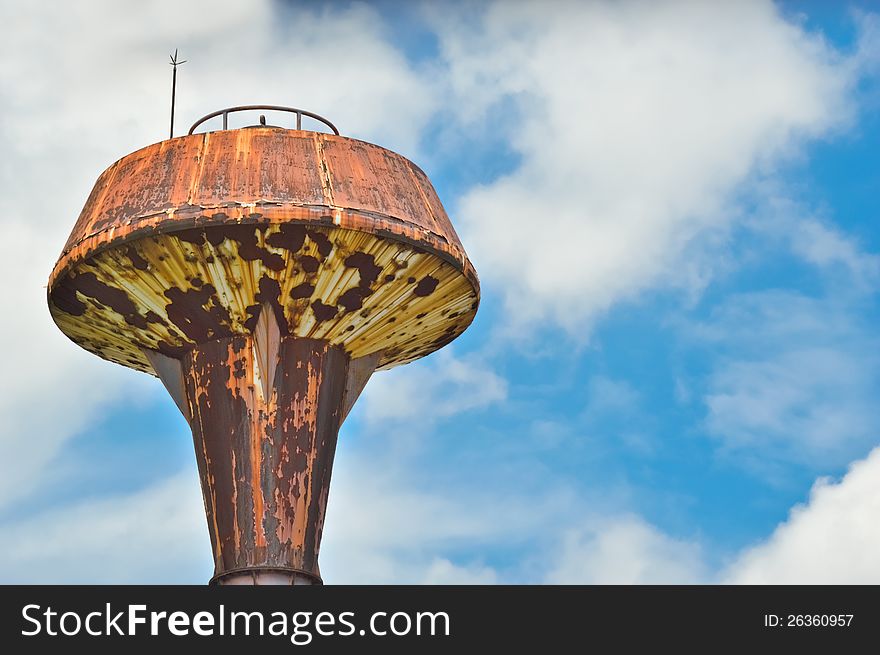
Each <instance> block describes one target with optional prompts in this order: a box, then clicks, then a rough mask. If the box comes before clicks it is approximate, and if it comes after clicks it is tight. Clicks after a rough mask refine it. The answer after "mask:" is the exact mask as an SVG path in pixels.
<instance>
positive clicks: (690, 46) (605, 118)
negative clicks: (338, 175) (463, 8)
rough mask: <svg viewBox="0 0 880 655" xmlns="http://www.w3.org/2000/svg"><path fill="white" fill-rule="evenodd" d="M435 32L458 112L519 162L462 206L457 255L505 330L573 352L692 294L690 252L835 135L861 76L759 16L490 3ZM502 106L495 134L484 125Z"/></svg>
mask: <svg viewBox="0 0 880 655" xmlns="http://www.w3.org/2000/svg"><path fill="white" fill-rule="evenodd" d="M438 14H439V12H438ZM435 20H436V21H437V23H438V24H439V25H440V26H441V30H440V34H441V46H442V53H443V56H444V57H445V59H446V61H447V63H448V65H449V68H450V75H451V84H452V87H453V89H454V93H453V95H452V98H454V100H455V101H456V102H457V103H458V105H457V112H458V113H459V115H460V116H461V117H462V119H463V120H464V121H465V122H466V124H468V125H470V126H473V125H478V126H479V127H480V128H482V129H485V130H500V131H502V133H503V135H504V136H505V137H506V138H507V139H508V140H509V143H510V144H511V147H512V148H513V150H514V152H515V154H516V155H518V156H519V157H520V160H519V162H518V165H517V166H516V168H515V170H514V171H513V172H511V173H509V174H507V175H504V176H502V177H500V178H499V179H497V180H495V181H492V182H491V183H488V184H486V185H485V186H478V187H476V188H474V189H472V190H471V191H470V192H469V193H468V194H467V195H466V196H465V197H464V198H463V199H462V200H461V202H460V204H459V208H458V213H459V216H460V219H461V226H462V232H463V234H464V237H465V242H466V244H467V245H468V247H469V248H470V249H471V251H472V252H471V254H472V256H473V258H474V260H475V261H476V264H477V267H478V269H479V270H480V272H481V274H482V275H483V277H484V279H486V280H487V281H488V282H489V284H490V285H497V287H495V288H499V289H501V290H502V292H503V294H504V297H505V301H506V306H507V309H508V319H509V321H510V322H511V323H513V324H514V327H520V328H522V327H524V326H526V325H531V324H534V323H537V322H539V321H541V322H544V321H548V320H549V321H551V322H554V323H556V324H559V325H561V326H563V327H565V328H567V329H568V330H569V331H570V332H571V333H572V334H573V335H575V336H578V337H583V336H584V335H586V334H587V333H588V331H589V330H588V327H589V323H590V321H591V320H593V319H595V318H596V316H597V315H600V314H601V313H602V312H604V311H605V310H606V309H607V308H609V307H610V306H611V305H612V304H613V303H615V302H618V301H620V300H626V299H631V298H633V297H634V296H636V295H637V294H639V293H640V292H642V291H645V290H647V289H651V288H657V287H659V286H664V285H672V286H679V287H691V288H693V287H694V286H700V285H703V284H705V282H706V279H707V276H708V275H709V274H710V273H711V269H712V266H713V264H714V262H713V261H712V259H711V258H710V257H709V254H707V253H706V252H704V250H705V248H704V246H705V241H704V240H705V239H714V238H716V237H717V235H718V232H719V230H723V229H724V228H725V227H726V226H728V225H729V224H730V221H731V220H732V218H733V217H734V216H735V215H737V214H738V209H737V204H736V194H737V193H738V192H739V191H741V190H742V185H743V183H745V182H747V181H748V180H750V179H754V178H755V177H763V176H768V175H772V174H773V172H774V170H775V169H776V168H777V167H778V166H779V164H780V163H782V162H784V161H785V160H786V158H787V157H789V156H791V155H792V154H794V153H795V152H796V150H797V148H798V147H799V146H800V145H802V144H803V143H805V141H806V140H808V139H811V138H815V137H818V136H821V135H826V134H828V133H829V132H830V131H832V130H835V129H837V128H839V127H841V126H842V125H845V124H846V123H847V121H848V119H849V118H850V117H851V116H852V115H853V111H854V107H853V103H852V101H851V97H850V95H851V91H852V88H853V85H854V83H855V82H856V80H857V79H858V76H859V75H860V73H861V71H862V66H864V65H867V63H866V62H868V61H869V59H868V58H867V57H866V56H865V55H864V54H863V51H862V50H860V51H858V52H857V53H856V54H854V55H852V56H851V57H849V58H847V57H844V56H842V55H841V54H840V53H838V52H836V51H835V50H833V49H832V48H831V47H830V46H829V45H828V44H827V43H826V42H825V41H824V40H823V38H822V37H821V36H819V35H816V34H811V33H809V32H807V31H806V30H805V29H804V28H803V27H801V26H799V25H797V24H794V23H791V22H788V21H786V20H785V19H784V18H783V17H782V16H781V15H780V12H779V11H778V10H777V9H776V8H775V7H774V6H773V5H772V4H770V3H769V2H748V3H725V4H723V5H719V4H717V3H693V2H675V3H669V2H666V3H637V2H622V3H610V2H601V3H600V2H596V3H575V2H573V3H570V4H566V5H564V6H563V5H557V6H556V8H555V9H554V11H547V10H546V8H545V7H543V6H541V5H540V4H537V3H522V4H514V3H507V2H497V3H492V4H490V5H489V6H488V8H487V9H486V10H485V11H474V12H469V13H468V14H467V15H464V14H460V15H459V14H455V13H454V12H453V13H452V14H451V15H450V13H449V12H444V13H443V16H442V17H440V16H439V15H438V16H437V17H435ZM863 22H864V23H866V24H868V23H869V21H867V20H866V21H863ZM873 33H874V32H872V31H871V30H867V29H866V30H865V34H867V35H868V36H867V37H866V39H867V38H869V37H870V35H871V34H873ZM866 47H867V46H866ZM504 103H507V109H508V111H507V114H508V115H509V117H510V119H509V120H506V121H501V122H500V123H499V122H493V123H491V124H490V123H488V122H481V121H486V120H487V116H489V115H490V113H489V112H490V110H492V111H493V113H492V114H491V115H492V116H497V115H498V113H500V112H499V110H498V108H499V107H500V106H502V105H503V104H504ZM468 121H470V122H468ZM685 254H687V257H685V256H684V255H685ZM489 288H493V287H492V286H490V287H489ZM585 324H586V329H585Z"/></svg>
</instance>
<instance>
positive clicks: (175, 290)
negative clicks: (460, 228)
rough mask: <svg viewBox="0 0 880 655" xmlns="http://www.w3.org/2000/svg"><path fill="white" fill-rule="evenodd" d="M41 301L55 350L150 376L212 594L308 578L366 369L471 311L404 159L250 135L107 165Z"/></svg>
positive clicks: (261, 132)
mask: <svg viewBox="0 0 880 655" xmlns="http://www.w3.org/2000/svg"><path fill="white" fill-rule="evenodd" d="M48 293H49V307H50V311H51V313H52V316H53V319H54V320H55V322H56V324H57V325H58V326H59V327H60V328H61V330H62V331H63V332H64V333H65V334H66V335H67V336H68V337H70V338H71V339H72V340H73V341H74V342H76V343H77V344H79V345H80V346H82V347H83V348H86V349H87V350H90V351H92V352H94V353H95V354H97V355H99V356H101V357H103V358H105V359H108V360H110V361H114V362H117V363H119V364H122V365H124V366H128V367H131V368H135V369H138V370H142V371H146V372H149V373H152V374H154V375H157V376H159V377H160V379H161V380H162V382H163V384H164V385H165V386H166V388H167V389H168V391H169V393H170V394H171V396H172V398H173V399H174V401H175V403H176V404H177V406H178V407H179V408H180V410H181V412H182V413H183V415H184V417H185V418H186V419H187V421H188V422H189V424H190V426H191V428H192V432H193V439H194V444H195V450H196V458H197V460H198V464H199V472H200V476H201V481H202V492H203V496H204V500H205V509H206V514H207V518H208V526H209V531H210V533H211V540H212V545H213V549H214V556H215V561H216V571H215V581H216V582H218V583H220V584H260V583H273V582H276V583H277V582H281V583H283V584H302V583H308V582H320V573H319V569H318V551H319V546H320V539H321V532H322V528H323V521H324V513H325V510H326V505H327V494H328V490H329V484H330V474H331V470H332V463H333V455H334V452H335V448H336V438H337V433H338V430H339V427H340V425H341V423H342V421H343V420H344V419H345V417H346V415H347V414H348V412H349V411H350V410H351V407H352V405H353V404H354V402H355V400H356V399H357V397H358V395H359V394H360V393H361V391H362V390H363V388H364V386H365V385H366V384H367V381H368V380H369V378H370V376H371V374H372V373H373V371H374V370H376V369H379V368H390V367H392V366H397V365H399V364H403V363H406V362H409V361H412V360H414V359H417V358H419V357H422V356H424V355H426V354H428V353H430V352H432V351H434V350H436V349H438V348H441V347H442V346H443V345H445V344H446V343H448V342H449V341H451V340H452V339H454V338H455V337H457V336H458V335H459V334H461V332H463V331H464V329H465V328H467V326H468V325H469V324H470V323H471V321H472V320H473V317H474V314H475V313H476V310H477V306H478V304H479V283H478V280H477V276H476V273H475V271H474V269H473V266H472V265H471V263H470V261H469V260H468V258H467V256H466V254H465V252H464V249H463V248H462V246H461V243H460V242H459V240H458V237H457V235H456V234H455V231H454V230H453V228H452V225H451V223H450V222H449V218H448V216H447V215H446V212H445V211H444V209H443V206H442V205H441V203H440V201H439V199H438V198H437V195H436V193H435V192H434V189H433V187H432V186H431V184H430V182H429V181H428V179H427V177H425V175H424V173H423V172H422V171H421V170H420V169H419V168H418V167H417V166H415V165H414V164H412V163H411V162H409V161H408V160H406V159H404V158H403V157H401V156H399V155H397V154H395V153H393V152H390V151H388V150H385V149H383V148H380V147H378V146H374V145H371V144H368V143H364V142H361V141H356V140H353V139H348V138H344V137H339V136H335V135H329V134H321V133H312V132H303V131H293V130H283V129H279V128H268V127H254V128H246V129H241V130H229V131H224V132H213V133H208V134H195V135H191V136H186V137H182V138H177V139H171V140H168V141H164V142H162V143H158V144H155V145H152V146H149V147H147V148H144V149H142V150H139V151H137V152H135V153H132V154H131V155H128V156H127V157H124V158H123V159H121V160H119V161H118V162H116V163H115V164H114V165H113V166H111V167H110V168H109V169H107V171H105V172H104V173H103V174H102V175H101V177H100V178H99V180H98V182H97V183H96V185H95V188H94V189H93V191H92V193H91V195H90V196H89V199H88V200H87V202H86V205H85V207H84V208H83V211H82V213H81V215H80V218H79V220H78V222H77V224H76V226H75V227H74V230H73V232H72V234H71V236H70V239H69V240H68V242H67V244H66V245H65V247H64V251H63V253H62V255H61V258H60V259H59V261H58V263H57V264H56V266H55V269H54V270H53V272H52V275H51V277H50V280H49V290H48Z"/></svg>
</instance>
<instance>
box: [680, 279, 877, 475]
mask: <svg viewBox="0 0 880 655" xmlns="http://www.w3.org/2000/svg"><path fill="white" fill-rule="evenodd" d="M872 332H873V331H872V330H871V328H870V327H869V326H864V325H862V324H861V321H860V319H859V318H858V314H857V312H854V311H853V309H852V307H851V306H850V305H849V304H848V303H847V302H846V301H843V300H841V298H840V297H839V296H836V295H833V296H829V297H827V298H810V297H807V296H803V295H801V294H797V293H791V292H783V291H767V292H759V293H753V294H743V295H739V296H733V297H731V298H729V299H728V300H726V301H725V302H724V303H723V304H722V305H721V306H720V308H719V309H718V310H716V312H715V314H714V316H713V318H712V319H711V320H710V321H708V322H707V323H706V324H703V325H700V326H698V327H697V328H696V329H695V330H694V331H692V332H689V334H691V335H692V336H695V337H696V338H697V339H701V338H702V339H706V340H708V341H709V342H710V345H711V347H712V348H713V350H714V352H716V353H717V358H716V359H714V360H713V363H712V367H713V369H712V372H711V374H710V376H709V379H708V387H707V388H706V391H705V395H704V402H705V404H706V408H707V419H706V426H707V428H708V430H709V432H710V434H712V435H713V436H714V437H716V438H718V439H720V440H721V442H722V444H723V445H724V447H725V449H726V450H729V451H735V452H736V453H737V454H738V455H739V456H742V457H746V458H749V459H752V460H756V461H760V460H765V462H766V460H768V459H770V460H780V461H795V462H800V463H807V464H811V465H815V464H820V465H822V466H834V465H838V466H839V465H843V464H845V463H847V462H849V461H850V460H851V459H852V458H853V457H857V456H860V455H862V454H863V453H864V452H865V451H866V450H867V448H869V447H870V445H871V444H873V443H874V441H875V439H876V436H875V435H876V434H877V430H878V429H880V418H878V416H877V412H876V410H875V406H876V402H875V398H876V394H877V392H878V390H880V360H878V357H877V355H876V354H875V353H876V345H877V339H876V338H875V337H874V335H873V334H872Z"/></svg>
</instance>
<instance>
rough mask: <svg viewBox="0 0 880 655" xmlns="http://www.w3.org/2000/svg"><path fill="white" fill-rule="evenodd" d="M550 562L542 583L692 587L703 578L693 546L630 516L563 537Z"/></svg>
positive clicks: (701, 568) (696, 551)
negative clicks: (674, 585) (675, 585)
mask: <svg viewBox="0 0 880 655" xmlns="http://www.w3.org/2000/svg"><path fill="white" fill-rule="evenodd" d="M552 561H553V564H552V567H551V569H550V571H549V572H548V573H547V575H546V578H545V580H546V582H548V583H551V584H696V583H700V582H704V581H705V575H706V572H705V571H704V570H703V564H702V552H701V549H700V546H699V545H698V544H697V543H696V542H690V541H685V540H678V539H673V538H671V537H669V536H668V535H666V534H664V533H663V532H661V531H659V530H658V529H657V528H655V527H654V526H652V525H650V524H648V523H647V522H645V520H644V519H642V518H641V517H638V516H632V515H622V516H618V517H614V518H612V519H606V520H604V521H599V522H597V523H596V524H595V525H592V526H587V527H586V528H584V529H580V530H578V529H572V530H570V531H568V532H566V533H565V535H564V537H563V539H562V548H561V551H560V552H558V553H556V554H554V555H553V557H552Z"/></svg>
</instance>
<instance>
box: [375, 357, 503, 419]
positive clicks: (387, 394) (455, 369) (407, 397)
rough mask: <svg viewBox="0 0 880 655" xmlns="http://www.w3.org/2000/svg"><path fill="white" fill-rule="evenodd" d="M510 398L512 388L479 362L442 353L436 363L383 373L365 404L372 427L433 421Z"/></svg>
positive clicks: (380, 374)
mask: <svg viewBox="0 0 880 655" xmlns="http://www.w3.org/2000/svg"><path fill="white" fill-rule="evenodd" d="M506 397H507V383H506V381H505V380H504V378H502V377H500V376H499V375H498V374H496V373H495V372H494V371H492V370H491V369H490V368H488V367H487V365H486V364H485V363H484V362H481V361H479V360H478V359H477V358H475V357H474V356H464V357H457V356H456V355H454V354H453V352H452V350H451V349H449V348H446V349H445V350H441V351H440V352H438V353H437V354H436V355H433V356H432V357H431V358H430V359H428V360H426V361H422V362H417V363H414V364H409V365H407V366H405V367H399V368H395V369H392V370H391V371H387V372H386V371H380V372H379V373H376V374H375V375H374V376H373V378H372V379H371V380H370V382H369V384H368V385H367V388H366V390H365V391H364V396H363V398H362V399H361V400H360V401H359V403H361V404H363V405H364V411H365V412H366V414H365V415H366V418H367V420H368V421H373V422H380V421H388V420H397V419H399V420H411V419H413V418H419V419H421V420H430V419H435V418H444V417H447V416H451V415H453V414H460V413H462V412H466V411H469V410H475V409H482V408H484V407H487V406H489V405H491V404H493V403H498V402H501V401H503V400H504V399H505V398H506Z"/></svg>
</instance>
